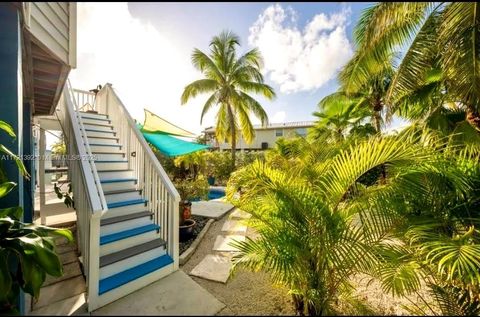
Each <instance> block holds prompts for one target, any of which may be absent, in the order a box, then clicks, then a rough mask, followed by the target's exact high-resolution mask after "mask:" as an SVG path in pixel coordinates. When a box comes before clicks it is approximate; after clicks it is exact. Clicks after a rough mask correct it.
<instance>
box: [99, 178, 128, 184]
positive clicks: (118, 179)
mask: <svg viewBox="0 0 480 317" xmlns="http://www.w3.org/2000/svg"><path fill="white" fill-rule="evenodd" d="M136 180H137V179H136V178H115V179H104V180H101V181H100V183H102V184H108V183H121V182H130V181H136Z"/></svg>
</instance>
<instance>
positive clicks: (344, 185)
mask: <svg viewBox="0 0 480 317" xmlns="http://www.w3.org/2000/svg"><path fill="white" fill-rule="evenodd" d="M313 151H314V152H313ZM476 153H477V154H475V153H468V150H466V149H459V148H458V147H457V146H452V147H450V146H448V144H445V141H444V140H442V139H438V138H436V137H435V134H434V133H433V132H428V133H427V132H422V131H418V130H414V129H413V128H412V129H409V130H406V131H405V132H403V133H401V134H399V135H397V136H381V135H376V136H374V137H371V138H369V139H367V140H361V141H360V142H356V143H354V144H351V143H349V142H342V143H335V144H324V143H320V144H311V146H309V145H308V144H295V145H294V146H292V144H290V145H289V144H284V145H282V147H280V148H279V154H280V156H282V157H283V160H278V157H277V158H276V159H275V162H274V163H272V162H271V161H270V160H269V158H268V157H267V160H266V162H260V161H257V162H254V163H253V164H252V165H250V166H247V167H245V168H243V169H241V170H239V171H237V172H236V173H235V174H234V175H233V176H232V177H231V178H230V181H229V183H228V186H227V197H228V198H229V200H230V201H231V202H233V203H234V205H235V206H237V207H238V208H241V209H242V210H244V211H247V212H249V213H251V214H252V220H251V225H252V227H253V228H254V229H256V231H257V232H258V233H259V237H258V238H256V239H248V238H247V240H246V241H245V242H236V243H235V246H236V247H237V248H238V249H239V250H240V254H239V255H238V256H236V257H235V258H234V261H235V262H234V270H235V269H237V268H238V267H246V268H248V269H251V270H255V271H256V270H265V271H267V272H268V273H270V275H271V277H272V279H273V280H274V281H275V282H279V283H282V284H284V285H286V286H287V287H288V288H289V289H290V292H291V293H292V294H293V300H294V305H295V308H296V310H297V313H298V314H300V315H303V314H304V313H305V312H306V313H308V314H309V315H327V314H331V313H332V312H333V310H334V309H335V305H334V303H335V301H336V300H338V299H339V295H341V294H342V292H344V291H345V290H348V289H350V288H351V285H350V283H349V278H350V276H351V275H352V274H354V273H356V272H363V273H367V274H369V275H371V276H373V277H376V278H378V279H380V281H381V282H382V286H383V288H384V290H385V291H386V292H389V293H392V294H393V295H397V296H402V295H406V294H410V293H414V294H415V292H417V291H418V289H419V287H420V285H421V282H420V281H421V280H422V279H424V280H425V281H426V282H427V286H428V287H429V289H430V290H431V291H432V294H433V298H435V299H436V300H437V301H438V304H439V306H440V308H441V309H442V311H443V312H445V313H447V312H452V311H455V312H461V313H462V314H465V313H468V312H471V311H475V307H476V306H475V293H473V294H474V296H473V297H472V298H473V300H472V301H470V302H469V305H466V303H463V304H462V303H460V302H459V300H458V299H456V298H455V297H454V296H452V294H455V293H453V291H454V290H455V289H451V288H452V287H453V288H455V287H456V288H457V289H460V290H462V294H467V293H465V290H466V289H467V290H475V289H478V286H479V285H480V279H479V278H478V277H479V273H478V272H479V270H480V239H479V233H478V230H477V231H476V230H475V229H474V228H475V224H476V221H475V220H474V219H472V220H468V219H467V218H466V217H461V215H462V214H464V213H465V212H467V210H468V211H469V212H471V216H472V218H475V217H478V209H477V207H478V205H477V204H478V199H476V198H475V197H477V196H478V193H476V192H475V191H473V192H472V189H474V188H476V187H475V186H472V184H471V180H473V179H475V180H476V181H480V173H479V172H478V171H479V170H480V168H479V167H480V165H479V162H478V159H476V157H475V155H478V152H476ZM300 162H301V163H300ZM382 165H383V166H386V167H387V168H388V170H389V171H391V172H389V173H388V174H387V175H388V178H387V179H386V182H385V183H377V184H374V185H371V186H368V187H365V186H363V185H361V184H359V183H358V179H359V178H360V177H361V176H362V175H364V174H365V173H367V172H369V171H372V170H373V169H375V168H377V167H378V166H382ZM239 187H241V188H242V195H241V196H240V197H238V196H236V193H237V189H238V188H239ZM464 195H466V196H464ZM465 286H466V287H465ZM468 287H470V288H468ZM442 292H443V293H442ZM469 294H470V293H469ZM477 294H478V293H477ZM467 295H468V294H467ZM467 295H465V296H467ZM463 298H465V297H463ZM462 305H463V306H462ZM464 306H468V307H464ZM447 308H448V309H450V310H448V309H447ZM430 313H431V312H430Z"/></svg>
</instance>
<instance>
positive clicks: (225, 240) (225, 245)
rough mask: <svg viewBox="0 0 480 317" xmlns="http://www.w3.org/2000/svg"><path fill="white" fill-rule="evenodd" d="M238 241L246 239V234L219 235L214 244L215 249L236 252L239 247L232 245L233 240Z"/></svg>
mask: <svg viewBox="0 0 480 317" xmlns="http://www.w3.org/2000/svg"><path fill="white" fill-rule="evenodd" d="M234 240H236V241H245V236H240V235H228V236H217V238H216V239H215V243H214V245H213V250H214V251H229V252H236V251H238V249H237V248H235V247H233V246H231V245H230V243H231V242H233V241H234Z"/></svg>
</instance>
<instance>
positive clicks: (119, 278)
mask: <svg viewBox="0 0 480 317" xmlns="http://www.w3.org/2000/svg"><path fill="white" fill-rule="evenodd" d="M171 263H173V259H172V258H171V257H170V256H169V255H168V254H165V255H162V256H161V257H158V258H156V259H153V260H151V261H148V262H145V263H143V264H140V265H137V266H135V267H132V268H131V269H128V270H125V271H123V272H120V273H117V274H115V275H112V276H110V277H107V278H104V279H102V280H100V282H99V285H98V295H102V294H104V293H106V292H108V291H111V290H112V289H115V288H117V287H119V286H122V285H124V284H127V283H128V282H131V281H133V280H136V279H138V278H140V277H142V276H144V275H147V274H149V273H152V272H154V271H156V270H159V269H161V268H162V267H164V266H167V265H169V264H171Z"/></svg>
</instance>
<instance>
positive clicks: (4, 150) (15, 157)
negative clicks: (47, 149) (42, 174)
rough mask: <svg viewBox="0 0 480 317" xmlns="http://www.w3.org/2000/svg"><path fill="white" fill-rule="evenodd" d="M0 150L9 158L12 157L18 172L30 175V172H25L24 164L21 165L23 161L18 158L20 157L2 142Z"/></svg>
mask: <svg viewBox="0 0 480 317" xmlns="http://www.w3.org/2000/svg"><path fill="white" fill-rule="evenodd" d="M0 151H1V152H4V153H6V154H7V155H8V156H10V158H12V159H13V160H14V161H15V164H17V167H18V169H19V170H20V173H22V175H23V176H24V177H27V178H28V177H30V174H28V172H27V168H26V167H25V165H23V162H22V161H21V160H20V158H19V157H18V156H17V155H15V154H14V153H13V152H12V151H10V150H9V149H8V148H7V147H5V146H4V145H3V144H0Z"/></svg>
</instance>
